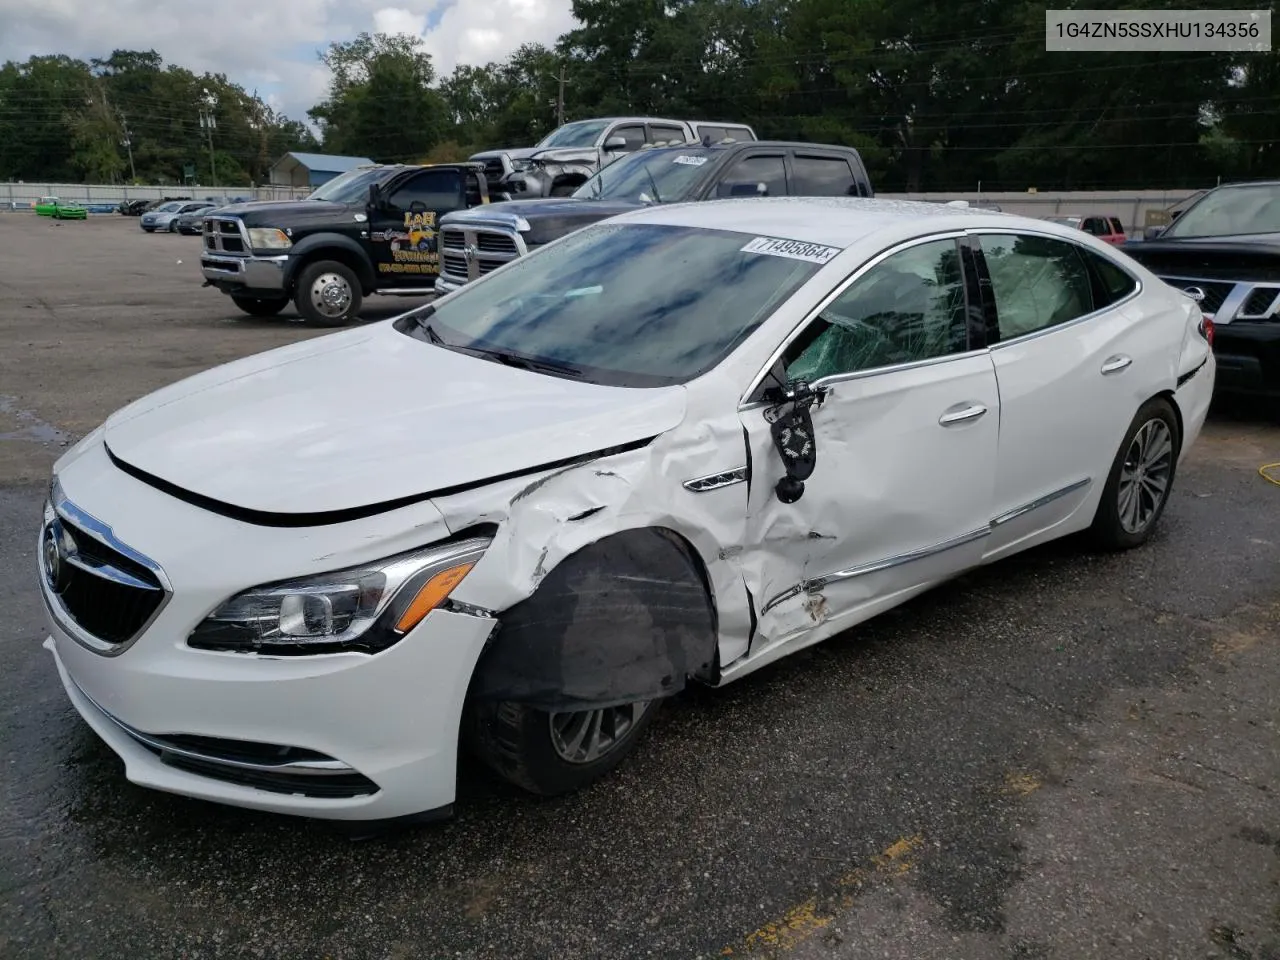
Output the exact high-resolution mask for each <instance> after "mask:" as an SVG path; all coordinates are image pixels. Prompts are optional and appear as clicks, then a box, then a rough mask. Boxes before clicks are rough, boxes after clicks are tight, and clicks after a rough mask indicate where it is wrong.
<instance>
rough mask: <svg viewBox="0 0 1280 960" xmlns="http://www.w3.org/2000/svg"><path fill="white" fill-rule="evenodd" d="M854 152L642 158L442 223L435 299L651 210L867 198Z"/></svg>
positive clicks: (780, 146)
mask: <svg viewBox="0 0 1280 960" xmlns="http://www.w3.org/2000/svg"><path fill="white" fill-rule="evenodd" d="M873 195H874V193H873V191H872V188H871V180H870V179H869V178H868V176H867V169H866V167H865V166H864V165H863V163H862V157H861V156H859V154H858V151H857V150H855V149H853V148H852V147H840V146H829V145H824V144H817V143H791V142H778V141H767V140H750V141H746V142H743V143H737V142H729V143H717V144H710V145H702V144H696V143H685V144H680V145H679V146H675V147H655V148H652V149H644V150H639V151H637V152H636V153H633V154H631V155H630V156H628V157H624V158H623V159H621V160H618V161H616V162H615V163H612V164H610V165H609V166H607V167H605V168H604V169H603V170H601V171H599V172H598V173H597V174H596V175H595V176H593V177H592V178H591V179H590V180H588V181H587V182H586V183H584V184H583V185H582V186H581V187H579V188H578V189H577V190H576V191H575V192H574V194H573V195H572V196H570V197H564V198H560V199H555V198H550V199H542V200H519V201H515V202H511V203H494V204H490V205H489V206H487V207H483V208H477V209H472V210H460V211H458V212H456V213H450V214H447V215H446V216H444V217H442V218H441V219H440V276H439V278H438V279H437V280H436V286H435V289H436V293H438V294H444V293H448V292H450V291H451V290H456V289H458V288H459V287H461V286H462V285H463V284H465V283H467V282H469V281H471V280H474V279H476V278H477V277H480V276H483V275H484V274H487V273H490V272H492V271H493V270H496V269H498V268H499V267H501V266H502V265H503V264H505V263H509V262H510V261H512V260H515V259H517V258H518V257H520V256H523V255H524V254H525V253H528V252H529V251H530V250H532V249H534V248H536V247H539V246H542V245H543V244H545V243H550V242H551V241H552V240H555V239H557V238H559V237H563V236H565V235H566V234H569V233H572V232H573V231H574V230H577V229H578V228H579V227H584V226H586V225H587V224H589V223H595V222H597V221H599V220H605V219H607V218H609V217H612V216H616V215H617V214H620V213H625V212H627V211H628V210H635V209H638V208H640V207H644V206H646V205H648V204H652V203H685V202H688V201H700V200H716V199H721V198H728V197H762V196H770V197H785V196H802V197H870V196H873Z"/></svg>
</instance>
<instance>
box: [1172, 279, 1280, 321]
mask: <svg viewBox="0 0 1280 960" xmlns="http://www.w3.org/2000/svg"><path fill="white" fill-rule="evenodd" d="M1158 276H1160V279H1161V280H1163V281H1164V282H1165V283H1167V284H1168V285H1169V286H1171V287H1173V288H1174V289H1175V290H1180V291H1186V290H1187V288H1189V287H1199V288H1200V289H1201V290H1203V291H1205V293H1206V298H1205V300H1204V301H1202V302H1201V309H1202V310H1204V312H1205V313H1206V314H1207V315H1208V316H1210V317H1212V318H1213V322H1214V323H1217V324H1228V323H1232V322H1234V321H1237V320H1245V321H1249V322H1253V323H1258V322H1267V321H1275V320H1280V283H1273V282H1267V283H1250V282H1248V281H1233V280H1202V279H1199V278H1197V277H1181V276H1165V275H1158ZM1223 288H1225V292H1224V290H1223ZM1268 294H1270V296H1268ZM1259 304H1260V306H1259ZM1250 307H1252V308H1253V309H1252V310H1250V309H1249V308H1250Z"/></svg>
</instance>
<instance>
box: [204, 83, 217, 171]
mask: <svg viewBox="0 0 1280 960" xmlns="http://www.w3.org/2000/svg"><path fill="white" fill-rule="evenodd" d="M217 106H218V98H217V96H215V95H214V94H212V93H210V92H209V90H208V88H205V91H204V106H203V107H201V108H200V126H202V127H203V128H204V129H206V130H208V131H209V186H211V187H212V186H216V185H217V183H218V170H217V167H216V166H215V165H214V162H213V131H214V128H216V127H217V126H218V118H217V117H216V116H215V115H214V111H215V110H216V109H217Z"/></svg>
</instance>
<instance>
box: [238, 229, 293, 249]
mask: <svg viewBox="0 0 1280 960" xmlns="http://www.w3.org/2000/svg"><path fill="white" fill-rule="evenodd" d="M249 246H251V247H253V249H255V250H288V249H289V248H290V247H292V246H293V241H292V240H290V239H289V235H288V234H286V233H285V232H284V231H283V230H280V229H279V228H277V227H250V228H249Z"/></svg>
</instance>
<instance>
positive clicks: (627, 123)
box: [600, 120, 649, 153]
mask: <svg viewBox="0 0 1280 960" xmlns="http://www.w3.org/2000/svg"><path fill="white" fill-rule="evenodd" d="M630 127H637V128H639V130H640V146H639V147H636V148H635V150H620V151H617V152H619V153H635V152H637V151H638V150H640V149H641V148H642V147H643V146H644V145H645V144H646V143H648V142H649V124H647V123H646V122H645V121H643V120H619V121H618V122H617V123H615V124H613V125H612V126H610V127H608V128H607V129H606V130H605V132H604V137H603V138H602V139H601V140H600V149H601V150H605V149H606V147H605V144H606V143H608V142H609V141H610V140H612V139H613V138H614V137H620V136H622V134H621V133H620V132H619V131H621V130H626V129H628V128H630ZM611 152H612V151H611Z"/></svg>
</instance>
